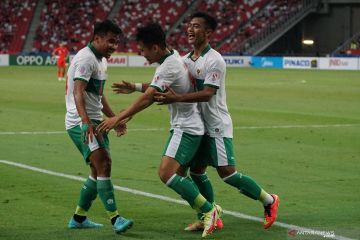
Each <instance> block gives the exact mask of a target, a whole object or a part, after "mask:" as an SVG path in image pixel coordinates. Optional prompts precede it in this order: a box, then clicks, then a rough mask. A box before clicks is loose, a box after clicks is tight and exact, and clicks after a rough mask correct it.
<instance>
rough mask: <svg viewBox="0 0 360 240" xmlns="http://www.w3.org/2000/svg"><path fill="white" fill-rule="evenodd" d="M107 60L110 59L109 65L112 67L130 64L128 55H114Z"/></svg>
mask: <svg viewBox="0 0 360 240" xmlns="http://www.w3.org/2000/svg"><path fill="white" fill-rule="evenodd" d="M107 61H108V66H111V67H127V66H128V56H120V55H113V56H111V57H110V58H109V59H108V60H107Z"/></svg>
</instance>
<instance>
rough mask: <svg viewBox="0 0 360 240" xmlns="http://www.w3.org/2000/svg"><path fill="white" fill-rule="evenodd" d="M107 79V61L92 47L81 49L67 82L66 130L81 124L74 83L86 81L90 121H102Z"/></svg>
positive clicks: (71, 66) (73, 60) (86, 105)
mask: <svg viewBox="0 0 360 240" xmlns="http://www.w3.org/2000/svg"><path fill="white" fill-rule="evenodd" d="M106 78H107V61H106V58H104V57H102V56H101V55H100V54H99V53H98V52H97V51H96V49H95V48H94V47H93V46H92V45H91V44H88V46H86V47H84V48H83V49H81V50H80V51H79V52H78V53H77V54H76V55H75V57H74V58H73V59H72V61H71V64H70V67H69V70H68V73H67V80H66V95H65V101H66V116H65V127H66V129H70V128H73V127H75V126H77V125H79V124H80V123H81V118H80V116H79V113H78V111H77V109H76V105H75V100H74V82H75V81H85V82H87V86H86V89H85V93H84V97H85V108H86V112H87V114H88V116H89V118H90V119H95V120H102V111H101V110H102V108H103V105H102V103H101V97H102V94H103V90H104V84H105V80H106Z"/></svg>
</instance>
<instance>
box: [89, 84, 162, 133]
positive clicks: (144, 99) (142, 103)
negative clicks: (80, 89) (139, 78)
mask: <svg viewBox="0 0 360 240" xmlns="http://www.w3.org/2000/svg"><path fill="white" fill-rule="evenodd" d="M155 92H156V89H155V88H148V89H147V90H146V92H145V93H144V94H142V95H141V96H140V97H139V98H138V99H136V100H135V102H133V103H132V104H130V106H128V107H127V108H126V109H125V110H124V111H122V112H120V113H119V114H117V115H116V116H115V117H111V118H108V119H105V120H104V121H103V122H102V123H101V124H100V125H99V126H98V127H97V128H96V129H97V131H99V132H108V131H110V130H111V129H113V128H115V127H117V126H119V125H120V124H123V123H125V122H126V119H127V118H129V117H131V116H133V115H135V114H136V113H138V112H140V111H142V110H144V109H145V108H147V107H148V106H150V105H151V104H153V102H154V93H155Z"/></svg>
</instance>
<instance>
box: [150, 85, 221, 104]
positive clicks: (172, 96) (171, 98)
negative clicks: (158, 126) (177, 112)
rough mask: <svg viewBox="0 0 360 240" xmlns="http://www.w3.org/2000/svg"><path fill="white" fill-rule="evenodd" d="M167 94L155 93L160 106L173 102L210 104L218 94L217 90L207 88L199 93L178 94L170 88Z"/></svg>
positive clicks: (155, 98)
mask: <svg viewBox="0 0 360 240" xmlns="http://www.w3.org/2000/svg"><path fill="white" fill-rule="evenodd" d="M167 90H168V91H167V92H165V93H160V92H157V93H155V96H154V100H155V102H158V103H160V104H169V103H173V102H208V101H209V100H210V99H211V97H212V96H213V95H214V94H215V93H216V88H213V87H209V86H205V87H204V89H203V90H201V91H198V92H192V93H186V94H178V93H176V92H175V91H174V90H173V89H172V88H170V87H168V88H167Z"/></svg>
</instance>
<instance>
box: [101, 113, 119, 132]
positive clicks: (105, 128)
mask: <svg viewBox="0 0 360 240" xmlns="http://www.w3.org/2000/svg"><path fill="white" fill-rule="evenodd" d="M119 124H121V121H119V119H118V117H116V116H115V117H111V118H107V119H105V120H104V121H102V122H101V123H100V124H99V126H97V128H96V131H97V132H99V133H103V132H105V133H108V132H110V130H111V129H113V128H116V127H117V126H118V125H119Z"/></svg>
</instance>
